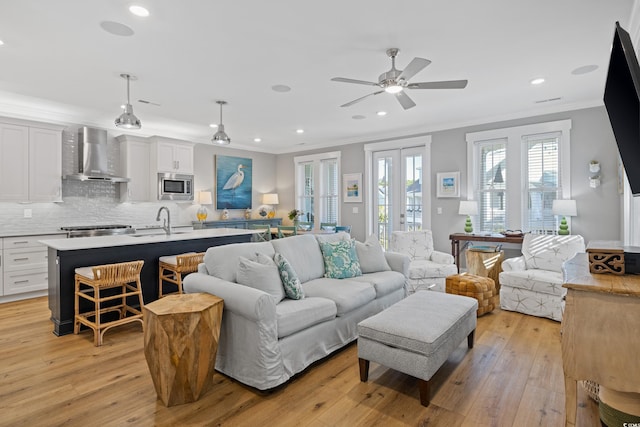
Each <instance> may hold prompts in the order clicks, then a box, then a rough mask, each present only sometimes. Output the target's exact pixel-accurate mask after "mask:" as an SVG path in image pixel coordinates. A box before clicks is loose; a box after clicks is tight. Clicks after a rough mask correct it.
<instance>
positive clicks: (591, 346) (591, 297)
mask: <svg viewBox="0 0 640 427" xmlns="http://www.w3.org/2000/svg"><path fill="white" fill-rule="evenodd" d="M563 270H564V281H565V284H564V285H563V286H564V287H565V288H567V289H568V291H567V298H566V306H565V310H564V316H563V319H562V366H563V369H564V387H565V399H566V400H565V405H566V406H565V414H566V418H565V420H566V422H565V425H566V426H575V423H576V394H577V381H578V380H591V381H594V382H596V383H598V384H600V385H602V386H604V387H607V388H610V389H613V390H616V391H620V392H634V393H640V363H638V355H640V340H638V331H640V316H639V315H638V314H639V313H640V275H621V276H620V275H614V274H607V273H605V274H591V273H589V261H588V258H587V254H584V253H581V254H577V255H576V256H575V257H574V258H572V259H570V260H569V261H567V262H566V263H565V264H564V267H563Z"/></svg>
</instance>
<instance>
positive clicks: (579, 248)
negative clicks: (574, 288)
mask: <svg viewBox="0 0 640 427" xmlns="http://www.w3.org/2000/svg"><path fill="white" fill-rule="evenodd" d="M584 250H585V247H584V239H583V238H582V236H579V235H569V236H547V235H536V234H527V235H525V237H524V241H523V243H522V254H523V255H524V259H525V263H526V264H527V269H540V270H549V271H556V272H558V273H562V264H563V263H564V262H565V261H566V260H568V259H569V258H571V257H573V256H574V255H575V254H576V253H578V252H584Z"/></svg>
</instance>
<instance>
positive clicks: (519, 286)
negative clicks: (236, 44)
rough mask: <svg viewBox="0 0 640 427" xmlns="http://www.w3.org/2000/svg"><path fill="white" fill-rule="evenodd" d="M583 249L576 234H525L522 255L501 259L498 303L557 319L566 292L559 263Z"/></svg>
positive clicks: (519, 310) (559, 319)
mask: <svg viewBox="0 0 640 427" xmlns="http://www.w3.org/2000/svg"><path fill="white" fill-rule="evenodd" d="M584 251H585V246H584V239H583V238H582V236H579V235H570V236H547V235H535V234H526V235H525V236H524V240H523V242H522V256H520V257H517V258H509V259H507V260H505V261H503V262H502V272H501V273H500V307H501V308H502V309H504V310H510V311H517V312H519V313H524V314H530V315H532V316H538V317H547V318H549V319H553V320H557V321H561V320H562V313H563V311H564V296H565V295H566V293H567V289H566V288H563V287H562V283H563V278H562V264H563V263H564V262H565V261H566V260H568V259H570V258H572V257H573V256H575V254H576V253H578V252H584Z"/></svg>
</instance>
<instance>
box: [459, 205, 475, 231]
mask: <svg viewBox="0 0 640 427" xmlns="http://www.w3.org/2000/svg"><path fill="white" fill-rule="evenodd" d="M458 214H460V215H466V216H467V220H466V221H465V223H464V232H465V233H473V224H472V223H471V215H478V202H476V201H475V200H461V201H460V208H459V209H458Z"/></svg>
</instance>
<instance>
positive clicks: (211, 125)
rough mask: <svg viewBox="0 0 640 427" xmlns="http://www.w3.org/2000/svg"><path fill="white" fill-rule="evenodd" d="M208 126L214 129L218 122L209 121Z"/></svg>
mask: <svg viewBox="0 0 640 427" xmlns="http://www.w3.org/2000/svg"><path fill="white" fill-rule="evenodd" d="M209 127H210V128H214V129H215V128H217V127H218V124H217V123H211V124H210V125H209Z"/></svg>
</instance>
